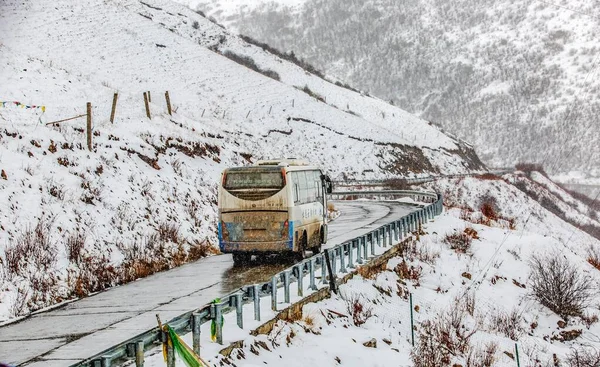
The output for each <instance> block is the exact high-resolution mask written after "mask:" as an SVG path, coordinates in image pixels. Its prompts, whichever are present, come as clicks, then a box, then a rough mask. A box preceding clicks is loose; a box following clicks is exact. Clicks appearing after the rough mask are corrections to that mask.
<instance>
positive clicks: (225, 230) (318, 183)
mask: <svg viewBox="0 0 600 367" xmlns="http://www.w3.org/2000/svg"><path fill="white" fill-rule="evenodd" d="M330 192H331V180H329V177H327V176H326V175H324V174H323V172H322V171H321V169H319V168H318V167H315V166H310V165H308V164H307V163H306V162H303V161H298V160H295V159H281V160H269V161H258V162H257V163H256V164H255V165H253V166H246V167H234V168H227V169H225V170H224V171H223V173H222V175H221V185H220V187H219V247H220V249H221V252H223V253H231V254H232V255H233V261H234V263H236V264H239V263H244V262H248V261H249V260H250V257H251V256H252V255H267V254H275V253H290V254H296V255H298V256H300V257H306V256H307V252H308V251H311V252H313V253H318V252H320V250H321V245H322V244H324V243H325V242H326V241H327V195H326V194H327V193H330Z"/></svg>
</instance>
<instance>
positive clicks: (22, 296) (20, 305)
mask: <svg viewBox="0 0 600 367" xmlns="http://www.w3.org/2000/svg"><path fill="white" fill-rule="evenodd" d="M28 298H29V292H27V291H26V290H23V289H19V290H18V291H17V295H16V296H15V298H14V299H13V300H12V302H11V304H10V307H9V310H8V311H9V312H10V315H11V316H12V317H18V316H23V315H24V314H25V313H26V312H27V299H28Z"/></svg>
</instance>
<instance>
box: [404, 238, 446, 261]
mask: <svg viewBox="0 0 600 367" xmlns="http://www.w3.org/2000/svg"><path fill="white" fill-rule="evenodd" d="M403 256H405V257H408V258H409V259H410V260H411V261H413V260H414V259H417V260H419V261H422V262H424V263H427V264H431V265H435V261H436V259H437V258H439V257H440V253H439V252H438V251H434V250H433V249H432V248H431V247H430V246H429V245H428V244H427V243H421V242H418V241H411V242H410V243H408V244H407V245H406V246H405V247H404V248H403Z"/></svg>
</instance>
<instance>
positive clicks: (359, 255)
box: [71, 190, 443, 367]
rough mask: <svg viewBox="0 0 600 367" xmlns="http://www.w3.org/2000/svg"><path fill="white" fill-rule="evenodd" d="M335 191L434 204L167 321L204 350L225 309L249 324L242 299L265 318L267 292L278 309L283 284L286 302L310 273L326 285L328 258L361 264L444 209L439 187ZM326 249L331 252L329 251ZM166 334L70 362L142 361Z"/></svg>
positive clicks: (219, 335)
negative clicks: (208, 327)
mask: <svg viewBox="0 0 600 367" xmlns="http://www.w3.org/2000/svg"><path fill="white" fill-rule="evenodd" d="M332 196H333V197H336V198H340V199H348V198H350V197H357V196H362V197H368V198H372V197H373V196H381V197H384V198H388V199H389V198H392V197H400V198H401V197H412V198H415V199H417V200H423V202H426V203H427V202H428V203H429V204H427V205H425V206H422V207H421V208H420V209H418V210H416V211H413V212H411V213H409V214H407V215H404V216H403V217H401V218H399V219H395V220H393V221H391V222H389V223H387V224H384V225H382V226H380V227H379V228H377V229H374V230H372V231H371V232H369V233H366V234H364V235H361V236H358V237H356V238H353V239H351V240H348V241H346V242H344V243H342V244H339V245H337V246H335V247H333V248H330V249H326V250H324V251H323V252H321V253H319V254H316V255H314V256H312V257H310V258H308V259H305V260H303V261H301V262H299V263H297V264H295V265H293V266H291V267H289V268H288V269H286V270H283V271H281V272H279V273H277V274H275V275H274V276H273V277H272V278H271V280H270V281H268V282H265V283H262V284H252V285H246V286H244V287H241V288H240V290H238V291H235V292H232V293H230V294H228V295H226V296H224V297H221V298H219V300H218V301H217V302H213V303H210V304H206V305H203V306H201V307H200V308H198V309H195V310H191V311H188V312H185V313H183V314H181V315H179V316H177V317H175V318H173V319H171V320H169V321H168V322H167V324H168V325H169V326H171V328H173V330H175V332H177V333H187V332H192V340H193V349H194V351H195V352H196V353H198V354H200V326H201V325H202V324H204V323H207V322H213V321H214V323H215V327H216V330H215V331H216V332H215V334H216V335H215V336H216V341H217V342H218V343H220V344H222V343H223V324H222V321H221V320H222V316H223V314H225V313H229V312H234V311H235V312H236V320H237V325H238V327H239V328H241V329H243V327H244V314H243V307H242V306H243V305H245V304H250V303H252V304H253V305H254V308H253V310H254V315H253V316H254V319H255V320H257V321H260V319H261V307H260V303H261V300H262V298H263V297H264V298H266V297H270V303H271V310H272V311H275V312H277V311H278V308H277V299H278V290H280V289H282V290H283V298H284V302H285V303H290V296H291V292H292V283H294V282H295V283H296V284H297V295H298V296H304V289H305V287H304V278H305V277H308V279H309V286H308V288H309V289H310V290H312V291H316V290H317V289H318V286H319V285H318V284H317V278H320V280H319V282H320V283H321V284H323V285H325V284H326V283H327V282H328V277H327V267H326V266H325V258H326V256H328V257H329V258H330V261H331V270H332V272H333V274H334V277H337V275H338V274H343V273H345V272H347V271H348V269H350V268H354V267H355V266H356V265H360V264H363V263H366V262H369V261H370V260H372V259H374V258H376V257H377V256H378V254H377V253H376V252H377V251H376V248H377V249H384V248H386V247H388V246H393V244H394V242H397V241H400V240H402V239H403V238H406V237H407V236H408V235H409V234H410V233H411V232H413V231H417V230H418V229H419V226H421V225H422V224H423V223H424V222H426V221H428V220H431V219H433V218H434V217H435V216H437V215H439V214H441V213H442V211H443V198H442V196H441V195H440V194H438V193H433V192H419V191H393V190H383V191H368V192H362V193H361V192H356V191H352V192H335V193H333V194H332ZM325 253H326V254H327V255H326V254H325ZM319 275H320V276H319ZM162 340H163V335H162V332H161V331H160V330H159V329H158V327H155V328H152V329H150V330H148V331H145V332H143V333H141V334H139V335H137V336H135V337H133V338H130V339H128V340H126V341H124V342H121V343H119V344H116V345H114V346H113V347H111V348H108V349H107V350H104V351H103V352H101V353H99V354H97V355H94V356H91V357H89V358H87V359H85V360H83V361H80V362H78V363H75V364H73V365H72V366H71V367H108V366H113V365H116V363H120V362H124V361H125V360H128V359H129V360H133V359H135V361H136V365H137V366H142V365H143V363H144V361H143V358H140V355H141V356H142V357H143V353H144V351H146V350H149V349H151V348H153V347H156V346H158V345H159V344H160V343H161V341H162Z"/></svg>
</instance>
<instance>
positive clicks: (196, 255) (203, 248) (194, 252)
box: [187, 240, 220, 261]
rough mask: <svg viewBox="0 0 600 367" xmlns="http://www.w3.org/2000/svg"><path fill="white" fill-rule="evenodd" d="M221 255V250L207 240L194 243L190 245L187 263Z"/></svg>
mask: <svg viewBox="0 0 600 367" xmlns="http://www.w3.org/2000/svg"><path fill="white" fill-rule="evenodd" d="M219 253H220V252H219V249H217V248H216V247H214V246H213V245H212V244H211V243H210V242H208V241H206V240H204V241H194V243H193V244H192V245H190V248H189V249H188V257H187V261H196V260H198V259H201V258H203V257H207V256H210V255H216V254H219Z"/></svg>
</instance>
